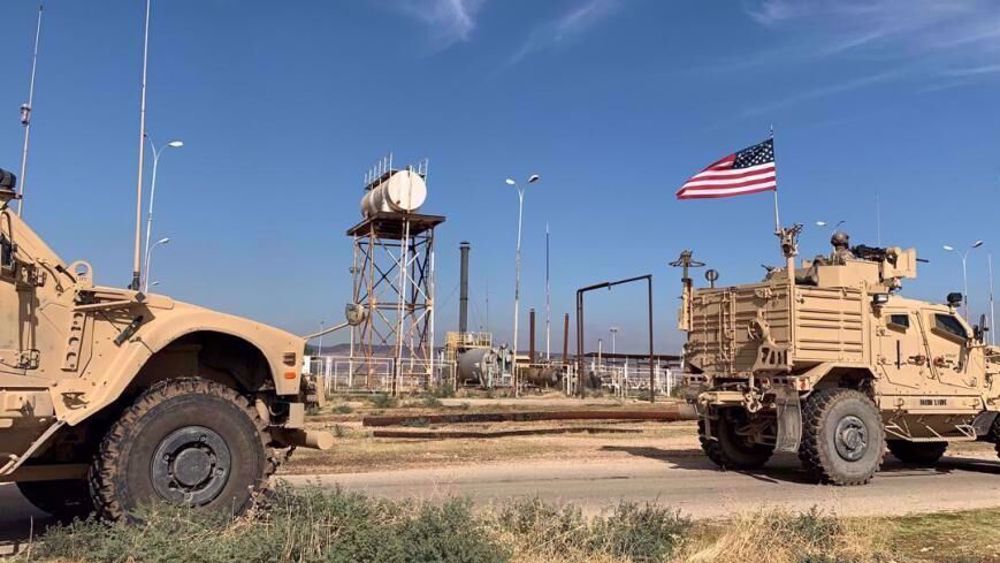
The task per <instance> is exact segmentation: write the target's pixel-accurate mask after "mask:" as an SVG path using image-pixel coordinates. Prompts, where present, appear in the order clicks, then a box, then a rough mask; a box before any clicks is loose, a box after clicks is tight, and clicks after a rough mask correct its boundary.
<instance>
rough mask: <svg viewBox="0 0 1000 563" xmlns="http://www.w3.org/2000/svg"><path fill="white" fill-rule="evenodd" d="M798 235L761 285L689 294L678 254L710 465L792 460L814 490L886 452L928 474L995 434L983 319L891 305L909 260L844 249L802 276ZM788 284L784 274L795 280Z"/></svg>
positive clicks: (952, 298)
mask: <svg viewBox="0 0 1000 563" xmlns="http://www.w3.org/2000/svg"><path fill="white" fill-rule="evenodd" d="M800 230H801V227H799V226H796V227H794V228H791V229H782V231H781V232H780V233H779V236H780V238H781V245H782V250H783V253H784V255H785V258H786V264H785V267H784V268H776V269H771V270H770V271H769V272H768V274H767V276H766V277H765V279H764V280H763V281H761V282H759V283H752V284H746V285H737V286H732V287H719V288H706V289H696V288H694V287H693V283H692V281H691V279H690V277H689V271H688V268H689V267H691V266H692V265H696V264H695V263H694V261H693V260H692V259H691V254H690V253H689V252H686V253H685V254H682V255H681V259H680V260H678V261H677V262H675V263H674V264H675V265H677V266H683V267H684V282H683V283H684V287H683V292H684V293H683V301H682V303H683V304H682V307H681V311H680V328H681V329H682V330H684V331H686V332H687V335H688V336H687V343H686V345H685V360H686V365H687V367H688V369H689V370H690V372H691V376H690V378H689V380H690V383H692V384H693V387H692V388H693V389H694V392H693V393H691V394H690V395H689V397H690V399H691V400H692V402H694V403H695V404H696V406H697V408H698V412H699V415H700V422H699V434H700V440H701V444H702V448H703V449H704V451H705V453H706V454H707V455H708V457H709V458H711V459H712V461H714V462H715V463H716V464H718V465H720V466H722V467H724V468H732V469H749V468H756V467H759V466H761V465H763V464H764V463H765V462H766V461H767V460H768V458H769V457H770V456H771V454H772V453H773V452H774V451H775V450H779V451H789V452H798V454H799V458H800V459H801V461H802V464H803V466H804V467H805V469H806V470H807V471H808V472H809V473H810V474H811V475H812V476H813V477H814V478H815V479H816V480H817V481H820V482H825V483H831V484H835V485H861V484H864V483H867V482H868V481H869V480H870V479H871V478H872V476H873V475H874V474H875V473H876V472H877V471H878V469H879V466H880V465H881V463H882V459H883V455H884V452H885V450H886V448H888V450H889V451H890V452H891V453H892V454H893V455H894V456H895V457H897V458H898V459H899V460H901V461H902V462H904V463H912V464H933V463H934V462H936V461H937V460H938V459H939V458H940V457H941V456H942V455H943V454H944V452H945V449H946V448H947V447H948V444H949V443H950V442H957V441H973V440H985V441H991V442H996V441H997V437H998V436H1000V423H998V419H997V411H998V409H1000V378H998V374H1000V350H998V349H996V348H993V347H990V346H987V345H986V344H985V343H984V338H983V335H984V333H985V330H986V328H985V327H984V326H983V324H984V321H983V322H981V323H980V325H979V326H971V325H970V324H969V323H968V322H966V320H965V319H964V318H963V317H962V315H960V314H959V311H958V306H959V304H960V303H961V301H962V295H961V294H951V295H949V296H948V300H947V303H946V304H936V303H929V302H924V301H917V300H913V299H907V298H905V297H902V296H901V295H899V290H900V288H901V286H902V280H904V279H907V278H914V277H916V273H917V270H916V269H917V257H916V252H915V251H914V250H912V249H910V250H903V249H901V248H871V247H865V246H858V247H855V248H853V249H850V248H849V247H848V245H847V238H846V236H844V235H842V234H837V235H835V237H834V240H833V243H834V244H835V251H834V253H833V255H831V256H829V257H817V259H815V260H812V261H808V260H807V261H804V262H803V263H802V264H801V267H799V268H796V265H795V257H796V255H797V253H798V249H797V236H798V234H799V231H800ZM790 273H791V275H789V274H790Z"/></svg>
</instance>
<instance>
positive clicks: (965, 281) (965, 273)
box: [942, 240, 983, 321]
mask: <svg viewBox="0 0 1000 563" xmlns="http://www.w3.org/2000/svg"><path fill="white" fill-rule="evenodd" d="M982 245H983V241H981V240H977V241H976V242H974V243H972V244H970V245H969V248H966V249H965V252H961V253H959V251H958V250H957V249H956V248H955V247H954V246H951V245H948V244H946V245H944V246H943V247H942V248H944V249H945V250H947V251H948V252H955V253H957V254H959V256H961V257H962V289H963V291H964V293H963V294H962V306H963V307H964V308H965V320H966V321H968V320H969V270H968V260H969V252H971V251H972V250H974V249H976V248H979V247H980V246H982Z"/></svg>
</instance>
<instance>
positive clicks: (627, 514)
mask: <svg viewBox="0 0 1000 563" xmlns="http://www.w3.org/2000/svg"><path fill="white" fill-rule="evenodd" d="M690 527H691V521H690V520H688V519H687V518H684V517H682V516H681V515H680V513H679V512H675V511H671V510H668V509H665V508H663V507H660V506H657V505H655V504H650V503H645V504H638V503H635V502H626V501H622V502H621V503H619V504H618V506H617V507H615V509H614V511H613V512H612V513H611V514H610V515H609V516H607V517H605V518H598V519H596V520H595V521H594V524H593V526H592V527H591V531H590V535H589V541H590V543H591V545H592V546H593V547H592V549H593V550H594V551H602V552H605V553H610V554H611V555H614V556H615V557H626V558H630V559H635V560H640V561H657V560H661V559H664V558H666V557H668V556H669V555H670V554H672V553H673V551H674V548H676V547H677V545H678V544H679V543H680V542H681V540H682V539H683V538H684V535H685V534H686V533H687V531H688V529H690Z"/></svg>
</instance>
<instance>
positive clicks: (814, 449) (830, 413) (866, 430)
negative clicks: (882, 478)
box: [799, 388, 885, 486]
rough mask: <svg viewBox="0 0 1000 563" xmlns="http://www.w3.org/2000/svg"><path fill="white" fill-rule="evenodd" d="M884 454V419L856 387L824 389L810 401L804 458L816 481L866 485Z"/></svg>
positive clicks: (801, 451) (801, 456)
mask: <svg viewBox="0 0 1000 563" xmlns="http://www.w3.org/2000/svg"><path fill="white" fill-rule="evenodd" d="M884 455H885V429H884V428H883V426H882V417H881V415H880V414H879V412H878V409H877V408H876V407H875V403H873V402H872V400H871V399H869V398H868V396H867V395H865V394H864V393H861V392H860V391H855V390H853V389H839V388H838V389H820V390H818V391H815V392H813V394H812V395H810V396H809V398H808V399H806V401H805V403H804V404H803V406H802V444H801V445H800V446H799V459H800V460H801V461H802V465H803V467H804V468H805V469H806V471H807V472H808V473H809V474H810V475H811V476H812V477H813V478H814V479H816V480H817V481H819V482H821V483H829V484H832V485H844V486H848V485H864V484H865V483H867V482H869V481H871V479H872V476H874V475H875V472H876V471H878V469H879V466H881V465H882V458H883V456H884Z"/></svg>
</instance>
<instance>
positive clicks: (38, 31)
mask: <svg viewBox="0 0 1000 563" xmlns="http://www.w3.org/2000/svg"><path fill="white" fill-rule="evenodd" d="M43 11H44V6H43V5H42V4H39V5H38V23H37V24H36V26H35V48H34V51H33V52H32V55H31V81H30V83H29V86H28V103H26V104H21V125H23V126H24V147H23V148H22V149H21V182H20V183H19V184H18V187H17V215H18V217H20V216H21V214H22V212H23V211H24V199H23V198H24V185H25V184H26V183H27V180H28V176H27V174H28V144H29V141H30V139H31V107H32V104H33V102H34V101H35V70H36V69H37V68H38V40H39V38H41V36H42V12H43Z"/></svg>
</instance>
